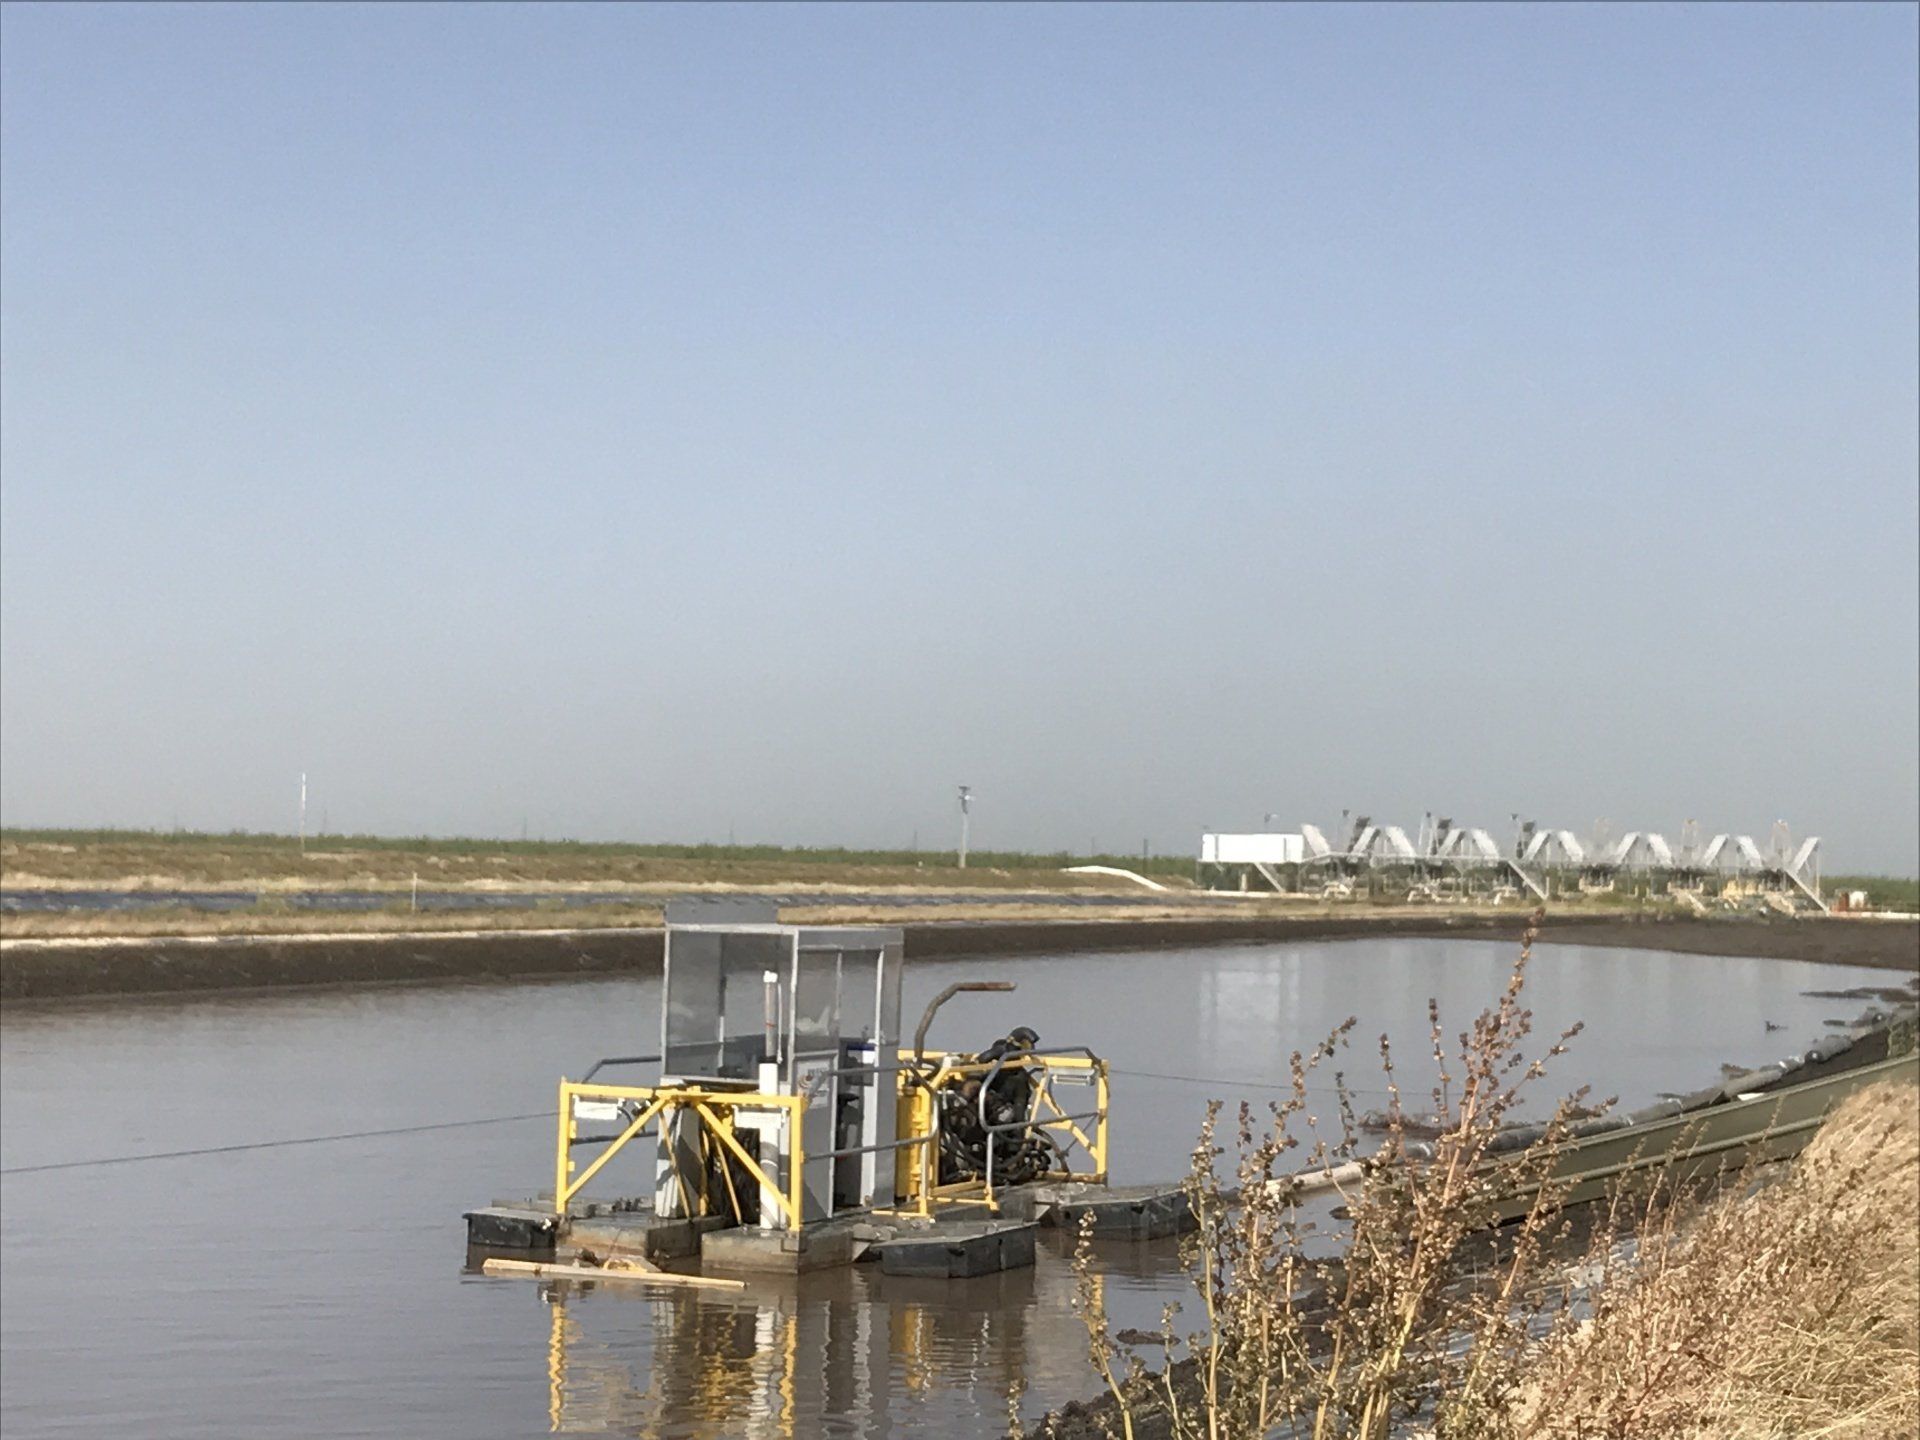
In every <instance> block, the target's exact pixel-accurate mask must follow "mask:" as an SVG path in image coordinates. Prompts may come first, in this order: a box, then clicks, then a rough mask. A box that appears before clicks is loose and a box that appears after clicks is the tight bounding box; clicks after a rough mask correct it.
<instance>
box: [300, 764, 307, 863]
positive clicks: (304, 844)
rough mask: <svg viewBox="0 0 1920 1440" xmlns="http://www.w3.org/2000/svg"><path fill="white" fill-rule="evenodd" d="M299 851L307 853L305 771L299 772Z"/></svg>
mask: <svg viewBox="0 0 1920 1440" xmlns="http://www.w3.org/2000/svg"><path fill="white" fill-rule="evenodd" d="M300 853H301V854H302V855H304V854H306V853H307V772H306V771H304V770H302V771H301V772H300Z"/></svg>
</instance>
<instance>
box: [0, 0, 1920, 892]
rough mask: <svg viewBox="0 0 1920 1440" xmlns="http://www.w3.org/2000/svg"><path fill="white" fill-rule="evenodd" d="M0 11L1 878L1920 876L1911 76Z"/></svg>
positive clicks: (746, 32) (1784, 16) (1874, 54)
mask: <svg viewBox="0 0 1920 1440" xmlns="http://www.w3.org/2000/svg"><path fill="white" fill-rule="evenodd" d="M1917 15H1920V10H1916V8H1915V7H1913V6H1911V5H1877V6H1875V5H1861V6H1853V7H1834V8H1824V9H1813V8H1796V7H1792V6H1783V5H1770V6H1756V7H1751V8H1741V7H1735V6H1724V5H1716V6H1704V7H1700V8H1684V7H1666V6H1662V7H1651V8H1644V9H1636V8H1628V7H1620V6H1603V7H1594V8H1581V7H1573V6H1541V7H1538V8H1525V7H1521V6H1515V5H1503V6H1497V7H1492V8H1487V9H1474V8H1453V7H1447V8H1412V7H1390V8H1383V9H1367V8H1362V7H1357V6H1337V7H1330V8H1326V9H1313V8H1306V7H1301V6H1286V7H1274V8H1253V7H1250V6H1237V7H1230V8H1219V9H1202V8H1193V7H1186V8H1178V9H1173V8H1167V9H1160V8H1152V7H1146V6H1128V7H1124V8H1116V9H1095V8H1091V7H1084V6H1075V7H1067V8H1057V9H1056V8H1033V9H1023V8H1015V7H1011V6H1000V7H980V8H958V7H956V8H930V7H913V8H908V7H901V8H879V7H875V6H860V7H855V8H849V9H831V8H812V7H805V8H796V7H765V8H739V9H731V8H724V7H712V6H702V7H687V8H655V9H617V8H612V7H606V6H594V7H583V8H562V7H552V6H548V7H540V8H510V7H506V6H483V7H457V6H444V7H435V8H420V9H409V8H402V7H400V6H393V5H379V6H372V7H366V8H360V7H355V6H350V5H330V6H324V7H314V8H300V7H288V6H275V7H257V8H252V7H241V6H235V5H204V6H189V7H183V8H167V7H164V6H141V7H133V6H115V7H110V8H104V9H89V8H85V7H82V6H77V5H59V6H53V7H46V8H42V7H39V6H34V5H25V4H8V5H6V6H5V8H4V10H3V11H0V42H3V44H0V64H3V65H4V74H3V76H0V80H3V84H4V89H3V90H0V105H3V106H4V116H3V117H0V118H3V121H4V135H3V146H4V154H3V155H0V161H3V162H4V164H3V165H0V187H3V193H0V206H3V210H4V235H3V236H0V243H3V249H0V267H3V269H0V307H3V314H0V322H3V324H4V332H3V335H4V338H3V341H0V343H3V345H4V353H3V354H0V366H3V371H0V373H3V379H0V386H3V389H0V403H3V405H4V425H3V449H0V469H3V471H4V501H3V504H4V512H3V515H0V518H3V520H4V529H3V531H0V561H3V562H4V616H3V617H0V647H3V650H0V661H3V663H4V672H3V679H4V692H3V695H4V698H3V701H0V707H3V708H0V806H3V807H4V813H5V818H6V820H7V821H8V823H12V824H74V825H94V824H105V823H116V824H131V825H161V826H165V825H170V824H173V823H176V822H177V823H179V824H181V825H187V826H194V827H228V826H247V827H255V828H269V827H270V828H279V829H287V828H291V826H292V825H293V823H294V818H295V801H296V785H297V777H298V774H299V772H300V771H301V770H303V769H304V770H306V771H308V772H309V773H310V775H311V777H312V786H313V799H312V812H311V813H312V814H313V816H314V818H315V820H316V821H317V820H318V818H319V817H320V814H321V812H322V811H323V810H324V811H325V813H326V816H327V818H328V821H329V823H330V824H331V825H332V826H333V827H334V828H336V829H339V828H343V827H345V828H352V829H366V830H381V831H399V832H418V831H422V830H428V831H440V832H447V831H459V832H480V833H497V834H517V833H518V832H519V829H520V827H521V824H522V822H523V820H524V821H525V822H526V823H527V824H528V826H529V827H530V829H531V831H532V832H533V833H536V834H538V833H544V834H547V835H574V836H584V837H631V838H657V839H702V838H707V839H724V838H725V837H726V836H727V834H728V832H729V830H730V829H731V830H732V831H733V832H734V833H735V834H737V835H738V837H739V838H740V839H742V840H746V839H750V838H751V839H767V840H778V841H787V842H829V843H830V842H847V843H871V844H886V845H891V844H904V843H906V842H907V841H908V840H909V839H910V838H911V837H912V836H913V835H914V833H915V832H916V831H917V832H918V834H919V837H920V840H921V842H922V843H923V844H926V845H928V846H932V845H933V844H935V843H945V842H947V841H948V840H949V839H950V835H951V832H952V830H953V828H954V822H953V798H952V786H953V784H954V783H956V782H959V781H966V782H968V783H970V784H972V785H974V786H975V787H976V788H977V790H978V792H979V796H980V799H979V804H978V809H977V812H976V824H975V842H976V844H980V845H1005V846H1023V847H1046V848H1054V847H1075V848H1078V847H1084V846H1086V845H1087V844H1088V843H1089V842H1090V841H1092V840H1095V839H1097V840H1098V841H1099V842H1100V844H1101V845H1103V846H1105V847H1108V848H1114V849H1124V848H1129V847H1132V848H1137V847H1138V846H1139V844H1140V842H1141V840H1142V839H1143V838H1145V837H1151V839H1152V841H1153V843H1154V845H1155V847H1156V848H1157V849H1160V850H1168V851H1179V850H1187V849H1189V848H1190V847H1191V846H1192V845H1193V844H1194V842H1195V839H1196V836H1197V834H1198V832H1199V830H1200V829H1201V827H1202V825H1203V824H1204V825H1210V826H1212V827H1214V828H1256V827H1258V825H1259V823H1260V820H1261V817H1262V815H1263V814H1264V813H1266V812H1269V811H1272V812H1278V814H1279V815H1280V816H1282V817H1283V820H1284V823H1286V824H1291V823H1293V822H1296V821H1298V820H1300V819H1312V820H1317V821H1319V822H1321V823H1323V824H1331V823H1332V822H1333V821H1334V819H1335V818H1336V817H1337V815H1338V813H1339V811H1340V809H1341V808H1342V807H1343V806H1350V807H1353V808H1355V809H1366V810H1370V811H1372V812H1373V813H1374V814H1376V815H1377V816H1381V817H1390V818H1395V819H1400V820H1404V821H1406V822H1407V823H1409V824H1411V823H1415V822H1417V821H1418V818H1419V815H1420V812H1421V811H1422V810H1425V809H1428V808H1432V809H1436V810H1444V811H1446V812H1447V813H1450V814H1452V815H1454V816H1456V817H1457V818H1460V819H1462V820H1469V819H1470V820H1473V821H1475V822H1477V823H1483V824H1488V825H1490V826H1492V827H1493V828H1495V829H1496V830H1497V831H1500V832H1504V831H1505V830H1506V829H1507V826H1508V820H1507V817H1508V815H1509V813H1510V812H1513V811H1520V812H1522V813H1524V814H1527V815H1530V816H1533V817H1535V818H1537V819H1539V820H1541V821H1543V822H1547V823H1551V824H1555V825H1565V826H1570V827H1572V828H1575V829H1582V830H1583V829H1585V828H1586V827H1587V826H1589V825H1590V824H1591V823H1592V822H1593V821H1594V819H1595V818H1596V817H1601V816H1605V817H1609V818H1610V819H1611V820H1612V821H1613V824H1614V827H1615V829H1616V830H1619V829H1625V828H1648V827H1651V828H1654V829H1664V830H1667V831H1669V832H1672V831H1674V830H1677V829H1678V827H1679V825H1680V823H1681V822H1682V821H1683V820H1685V819H1687V818H1689V817H1694V818H1698V819H1699V820H1700V821H1701V822H1702V823H1703V825H1705V826H1707V827H1708V828H1709V829H1714V828H1728V827H1731V828H1734V829H1739V830H1751V831H1753V832H1754V833H1757V834H1760V835H1764V834H1765V833H1766V828H1767V827H1768V826H1769V825H1770V824H1771V823H1772V822H1773V821H1774V820H1775V819H1776V818H1779V817H1786V818H1787V819H1789V820H1790V821H1792V822H1793V825H1794V828H1795V830H1796V831H1797V832H1808V833H1820V834H1824V835H1825V836H1826V837H1827V850H1828V865H1829V867H1830V868H1831V867H1833V866H1841V865H1845V866H1856V867H1865V868H1870V869H1891V870H1898V871H1905V872H1909V873H1911V872H1912V871H1913V870H1914V869H1915V868H1916V865H1917V864H1920V857H1917V856H1916V849H1917V848H1920V847H1917V843H1916V828H1917V826H1920V821H1916V811H1917V810H1920V760H1917V759H1916V751H1917V749H1920V714H1917V712H1916V690H1917V689H1920V673H1917V667H1920V658H1917V657H1920V621H1917V619H1916V617H1917V616H1920V554H1917V553H1916V549H1917V546H1920V539H1917V536H1920V513H1917V510H1916V494H1917V492H1920V422H1917V420H1916V416H1917V415H1920V359H1917V358H1916V357H1917V355H1920V292H1917V288H1916V272H1917V268H1920V222H1917V217H1916V207H1917V203H1920V202H1917V200H1916V183H1917V182H1916V175H1917V174H1920V144H1917V142H1916V130H1917V127H1920V100H1917V99H1916V74H1917V73H1920V46H1917V44H1916V16H1917Z"/></svg>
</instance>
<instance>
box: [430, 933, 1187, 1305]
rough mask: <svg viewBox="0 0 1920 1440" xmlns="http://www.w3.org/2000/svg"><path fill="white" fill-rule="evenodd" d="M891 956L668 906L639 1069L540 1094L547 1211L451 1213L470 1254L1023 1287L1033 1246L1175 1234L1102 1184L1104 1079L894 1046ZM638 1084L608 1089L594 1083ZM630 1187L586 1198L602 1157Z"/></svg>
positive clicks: (1004, 1048)
mask: <svg viewBox="0 0 1920 1440" xmlns="http://www.w3.org/2000/svg"><path fill="white" fill-rule="evenodd" d="M903 949H904V941H903V937H902V933H901V931H900V930H898V929H893V928H841V927H825V926H798V925H782V924H780V923H778V921H777V919H776V912H775V910H774V907H772V906H771V905H763V904H762V905H756V904H741V903H738V902H700V901H692V902H676V903H674V904H671V905H669V906H668V907H667V915H666V942H665V963H664V973H663V978H662V982H661V1002H660V1029H659V1037H660V1042H659V1049H658V1051H657V1052H656V1053H654V1054H650V1055H633V1056H612V1057H607V1058H604V1059H601V1060H598V1061H596V1062H595V1063H594V1064H593V1065H592V1066H591V1067H590V1068H588V1070H587V1071H586V1072H585V1074H584V1075H583V1076H582V1077H581V1078H580V1079H579V1080H564V1079H563V1080H562V1081H561V1082H560V1086H559V1096H558V1109H557V1114H556V1126H555V1148H554V1173H553V1184H552V1188H551V1189H549V1190H547V1191H546V1192H544V1193H543V1194H540V1195H538V1196H536V1197H533V1198H531V1199H525V1200H506V1201H495V1202H494V1203H493V1204H491V1205H488V1206H484V1207H482V1208H479V1209H475V1210H471V1211H469V1212H467V1215H466V1220H467V1241H468V1245H469V1248H470V1251H477V1252H479V1253H480V1254H481V1255H482V1257H484V1255H485V1254H487V1253H496V1254H510V1255H517V1256H522V1257H524V1256H529V1255H531V1256H544V1255H553V1256H556V1257H590V1259H589V1263H593V1262H598V1261H602V1260H627V1259H632V1260H634V1261H637V1262H640V1263H644V1264H652V1265H661V1264H665V1263H669V1262H673V1261H688V1260H697V1261H698V1262H699V1264H700V1266H701V1268H702V1269H703V1270H705V1269H714V1270H721V1271H775V1272H784V1273H794V1272H798V1271H804V1270H814V1269H819V1268H821V1267H824V1266H831V1265H845V1264H851V1263H853V1262H855V1261H859V1260H873V1261H877V1262H878V1263H879V1265H880V1267H881V1269H882V1270H883V1271H884V1272H887V1273H893V1274H903V1275H929V1276H933V1275H937V1276H946V1277H954V1278H959V1277H966V1276H973V1275H985V1274H991V1273H994V1272H996V1271H1000V1270H1007V1269H1013V1268H1017V1267H1020V1266H1027V1265H1031V1264H1033V1260H1034V1246H1035V1231H1036V1229H1037V1227H1038V1226H1040V1225H1043V1224H1063V1223H1065V1224H1075V1225H1078V1224H1081V1223H1083V1222H1090V1224H1091V1228H1092V1232H1093V1233H1094V1234H1095V1235H1096V1236H1099V1237H1103V1238H1116V1239H1152V1238H1157V1237H1159V1236H1162V1235H1169V1234H1175V1233H1178V1232H1179V1231H1181V1230H1183V1229H1186V1228H1190V1227H1191V1225H1192V1216H1191V1213H1190V1212H1189V1211H1188V1210H1187V1207H1186V1202H1185V1198H1184V1195H1183V1194H1182V1192H1181V1190H1180V1187H1179V1186H1178V1185H1167V1186H1159V1187H1134V1188H1128V1189H1124V1190H1122V1189H1114V1188H1111V1187H1109V1186H1108V1184H1107V1156H1108V1100H1109V1095H1108V1083H1107V1064H1106V1062H1105V1061H1104V1060H1102V1059H1101V1058H1100V1057H1099V1056H1098V1055H1096V1054H1095V1053H1094V1052H1093V1051H1092V1050H1090V1049H1088V1048H1086V1047H1084V1046H1067V1047H1060V1046H1054V1047H1045V1048H1043V1047H1042V1046H1041V1045H1040V1044H1039V1037H1038V1036H1037V1035H1035V1034H1034V1033H1033V1032H1032V1031H1030V1030H1026V1029H1024V1028H1017V1029H1014V1030H1013V1031H1011V1032H1010V1033H1009V1034H1008V1035H1007V1037H1006V1038H1004V1039H1002V1040H999V1041H997V1042H995V1044H993V1045H991V1046H989V1047H988V1048H987V1049H985V1050H982V1051H979V1052H976V1053H961V1052H942V1051H930V1050H928V1049H926V1044H925V1042H926V1033H927V1029H928V1027H929V1025H930V1024H931V1022H932V1019H933V1016H934V1013H935V1011H936V1010H938V1009H939V1007H940V1006H941V1005H942V1004H943V1003H944V1002H945V1001H947V1000H949V999H951V998H952V997H953V996H954V995H955V994H957V993H960V992H963V991H979V990H1011V989H1012V988H1013V986H1012V985H1011V984H1009V983H1006V982H997V983H975V984H961V985H954V986H949V987H948V988H947V990H946V991H944V992H943V993H942V994H941V995H940V996H939V997H938V998H937V999H936V1000H935V1001H934V1002H933V1004H932V1005H930V1006H929V1007H928V1009H927V1012H926V1014H925V1015H924V1016H923V1017H922V1019H921V1021H920V1025H919V1028H918V1030H917V1031H916V1033H915V1035H914V1042H913V1044H912V1045H911V1046H910V1047H909V1046H906V1045H904V1044H903V1043H902V1037H901V1034H900V972H901V965H902V961H903ZM620 1071H626V1072H633V1071H639V1072H641V1074H640V1076H639V1077H638V1078H637V1080H635V1079H628V1080H625V1081H620V1082H617V1081H616V1080H615V1079H613V1078H612V1075H613V1073H615V1072H620ZM623 1156H624V1157H625V1158H626V1160H628V1161H629V1162H630V1161H632V1160H633V1159H635V1158H641V1157H649V1158H650V1164H649V1163H647V1159H646V1158H643V1160H642V1163H643V1173H646V1172H647V1171H650V1172H651V1173H650V1175H648V1183H649V1188H648V1189H647V1190H645V1191H644V1192H643V1193H640V1194H633V1193H627V1194H624V1195H620V1196H617V1197H612V1198H597V1199H589V1198H588V1197H587V1195H586V1194H585V1192H586V1190H587V1188H588V1186H589V1185H591V1184H593V1182H595V1181H596V1180H603V1179H607V1178H610V1174H611V1167H612V1165H613V1164H614V1162H615V1161H616V1159H618V1158H620V1157H623Z"/></svg>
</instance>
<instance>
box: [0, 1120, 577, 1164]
mask: <svg viewBox="0 0 1920 1440" xmlns="http://www.w3.org/2000/svg"><path fill="white" fill-rule="evenodd" d="M552 1118H553V1112H552V1111H551V1110H534V1111H530V1112H528V1113H527V1114H525V1115H489V1116H486V1117H485V1118H484V1119H479V1120H440V1121H436V1122H435V1123H433V1124H430V1125H396V1126H393V1127H392V1128H391V1129H387V1130H349V1131H346V1132H344V1133H342V1134H338V1135H298V1136H292V1137H290V1138H288V1139H284V1140H249V1141H243V1142H241V1143H239V1144H234V1145H202V1146H199V1147H197V1148H195V1149H192V1150H156V1151H150V1152H148V1153H146V1154H142V1155H106V1156H102V1157H100V1158H99V1159H96V1160H55V1161H52V1162H50V1163H48V1164H45V1165H9V1166H6V1167H5V1168H4V1169H0V1175H32V1174H36V1173H38V1172H40V1171H44V1170H83V1169H87V1168H89V1167H91V1166H95V1165H132V1164H134V1163H136V1162H138V1161H141V1160H185V1159H190V1158H192V1157H193V1156H196V1155H236V1154H239V1153H240V1152H242V1151H246V1150H279V1149H284V1148H285V1147H287V1146H290V1145H328V1144H332V1143H333V1142H335V1141H338V1140H377V1139H380V1138H381V1137H383V1136H388V1135H423V1134H425V1133H426V1132H427V1131H429V1130H463V1129H468V1128H471V1127H472V1126H476V1125H508V1124H512V1123H513V1122H515V1121H519V1120H551V1119H552Z"/></svg>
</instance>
